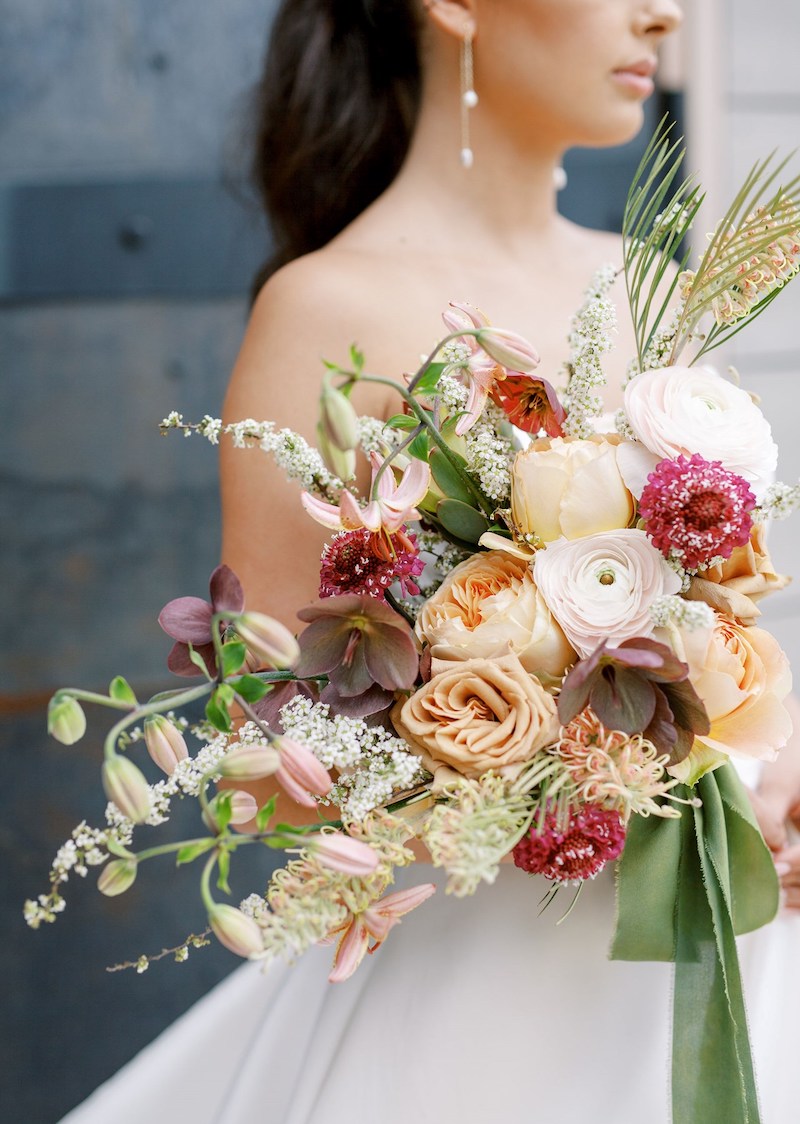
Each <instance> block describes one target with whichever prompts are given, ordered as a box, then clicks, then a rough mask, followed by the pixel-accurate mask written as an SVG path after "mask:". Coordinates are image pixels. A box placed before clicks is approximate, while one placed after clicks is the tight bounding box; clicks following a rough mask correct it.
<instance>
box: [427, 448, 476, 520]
mask: <svg viewBox="0 0 800 1124" xmlns="http://www.w3.org/2000/svg"><path fill="white" fill-rule="evenodd" d="M452 455H453V457H454V458H455V459H456V461H457V463H458V465H459V466H460V467H461V468H462V469H463V471H464V472H466V471H467V462H466V461H465V460H464V458H463V457H461V456H459V455H458V453H453V454H452ZM428 461H429V464H430V466H431V474H432V476H433V479H434V480H435V481H436V483H437V484H438V486H439V488H440V489H441V490H442V491H443V492H444V494H445V496H447V497H448V499H453V500H461V502H462V503H465V504H467V505H468V506H470V507H471V506H472V503H473V500H474V496H473V493H472V492H471V491H470V490H469V488H468V486H467V485H466V483H465V482H464V480H463V479H462V477H461V476H460V474H459V472H458V469H457V468H456V467H455V466H454V465H453V464H452V462H451V461H450V460H449V458H448V457H447V456H446V455H445V454H444V453H443V452H442V450H441V449H439V448H436V449H432V450H431V455H430V457H429V458H428Z"/></svg>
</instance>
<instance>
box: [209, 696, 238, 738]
mask: <svg viewBox="0 0 800 1124" xmlns="http://www.w3.org/2000/svg"><path fill="white" fill-rule="evenodd" d="M218 694H219V691H218V690H217V691H215V692H214V694H213V695H212V696H211V698H210V699H209V700H208V702H207V703H206V718H207V719H208V721H209V722H210V723H211V725H212V726H213V727H214V729H215V730H219V731H220V732H221V733H223V734H227V733H229V732H230V730H231V725H232V723H231V716H230V713H229V712H228V708H227V706H226V705H225V703H224V702H223V703H220V702H218V701H217V696H218Z"/></svg>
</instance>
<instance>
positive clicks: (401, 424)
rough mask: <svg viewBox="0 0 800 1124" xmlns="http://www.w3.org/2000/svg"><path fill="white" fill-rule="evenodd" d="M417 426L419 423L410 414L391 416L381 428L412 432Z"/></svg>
mask: <svg viewBox="0 0 800 1124" xmlns="http://www.w3.org/2000/svg"><path fill="white" fill-rule="evenodd" d="M418 425H419V421H418V420H417V419H416V418H415V417H413V416H412V415H411V414H392V416H391V417H390V418H389V420H388V421H387V422H386V424H385V425H384V427H383V428H384V429H402V430H412V429H416V428H417V426H418Z"/></svg>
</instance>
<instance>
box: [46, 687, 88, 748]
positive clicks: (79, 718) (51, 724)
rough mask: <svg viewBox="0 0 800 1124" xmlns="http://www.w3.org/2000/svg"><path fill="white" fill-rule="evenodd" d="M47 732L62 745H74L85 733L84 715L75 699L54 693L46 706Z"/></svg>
mask: <svg viewBox="0 0 800 1124" xmlns="http://www.w3.org/2000/svg"><path fill="white" fill-rule="evenodd" d="M47 732H48V734H50V735H51V737H54V738H55V739H56V741H57V742H61V744H62V745H74V744H75V742H78V741H80V740H81V738H82V737H83V735H84V734H85V733H86V715H85V714H84V713H83V707H82V706H81V704H80V703H79V702H78V700H77V699H73V698H71V697H70V696H69V695H61V696H60V697H59V696H58V695H54V696H53V697H52V699H51V700H50V705H49V706H48V708H47Z"/></svg>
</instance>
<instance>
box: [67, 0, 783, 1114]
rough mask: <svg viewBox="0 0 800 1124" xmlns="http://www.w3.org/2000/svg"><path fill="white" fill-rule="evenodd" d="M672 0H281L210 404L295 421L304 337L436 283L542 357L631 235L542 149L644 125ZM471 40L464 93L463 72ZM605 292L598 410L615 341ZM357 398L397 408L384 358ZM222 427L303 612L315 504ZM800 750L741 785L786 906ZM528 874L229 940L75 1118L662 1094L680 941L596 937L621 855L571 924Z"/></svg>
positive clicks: (309, 594) (426, 333)
mask: <svg viewBox="0 0 800 1124" xmlns="http://www.w3.org/2000/svg"><path fill="white" fill-rule="evenodd" d="M680 19H681V13H680V8H679V6H678V5H677V4H676V3H675V2H674V0H483V2H480V3H479V2H478V0H425V3H422V0H286V2H285V3H284V4H283V6H282V8H281V11H280V12H279V14H278V17H277V19H276V22H275V25H274V30H273V35H272V43H271V48H270V55H269V58H268V64H267V68H266V72H265V75H264V78H263V82H262V85H261V88H260V99H261V107H262V116H261V121H260V135H259V149H258V157H257V166H256V171H257V173H258V175H259V177H260V179H261V181H262V183H263V185H264V187H263V190H264V196H265V201H266V205H267V209H268V211H269V213H270V218H271V220H272V223H273V229H274V231H275V235H276V239H277V246H276V256H275V260H274V261H273V263H272V265H271V267H269V268H268V269H267V271H266V272H265V276H267V277H268V279H267V280H266V283H265V284H264V285H263V287H262V288H261V290H260V292H259V294H258V296H257V299H256V301H255V304H254V306H253V311H252V316H251V319H250V323H249V326H248V329H247V333H246V335H245V339H244V342H243V345H242V349H241V353H240V356H239V359H238V361H237V364H236V367H235V369H234V372H233V376H232V379H231V384H230V389H229V393H228V398H227V402H226V413H227V416H228V418H229V419H230V420H234V419H239V418H245V417H255V418H270V419H273V420H275V421H276V422H277V423H278V424H279V425H281V426H284V425H285V426H288V427H290V428H292V429H295V430H297V431H299V432H300V433H302V434H303V435H304V436H305V437H306V438H307V439H309V440H310V441H312V443H313V441H314V423H315V420H316V400H317V394H318V390H319V382H320V372H321V369H322V368H321V364H320V359H321V357H325V358H329V359H336V360H343V359H344V358H345V357H346V355H347V352H348V348H349V346H350V344H351V343H352V342H357V343H358V345H359V346H360V348H361V349H362V350H363V351H364V352H365V354H366V356H367V361H368V366H369V368H370V369H371V370H374V371H380V372H383V373H386V374H389V375H392V376H397V375H399V374H400V373H401V372H403V371H406V370H413V369H415V367H416V366H417V365H418V355H419V352H420V350H421V349H422V348H423V347H425V346H426V345H427V344H432V343H433V342H434V341H435V340H436V339H437V338H438V337H439V335H440V334H441V325H440V321H439V314H440V312H441V310H442V309H444V308H445V307H446V306H447V303H448V302H449V301H450V300H453V299H461V300H468V301H469V302H470V303H471V304H473V305H477V306H479V307H480V308H482V309H483V310H484V311H485V312H486V313H487V314H488V315H489V316H490V318H491V319H492V320H493V322H494V323H496V324H498V325H502V326H503V327H508V328H511V329H514V330H516V331H518V332H520V333H521V334H523V335H525V336H527V337H528V338H530V339H531V340H532V341H533V342H534V343H535V345H536V348H537V350H538V351H539V352H540V354H541V357H542V362H541V367H540V371H541V372H542V373H543V374H544V375H545V377H548V378H551V379H555V377H556V376H557V372H558V369H559V367H560V364H561V362H562V360H563V358H564V352H565V340H566V335H567V332H568V329H569V321H570V318H571V315H572V314H573V312H574V311H575V309H576V308H577V307H578V306H579V305H580V303H581V300H582V294H583V291H584V289H585V288H586V286H587V284H588V282H589V280H590V278H591V276H592V274H593V273H594V271H595V270H596V268H597V267H599V266H600V265H601V264H603V263H605V262H607V261H610V262H614V263H617V264H618V263H619V262H620V260H621V246H620V242H619V238H618V236H615V235H611V234H605V233H600V232H596V231H589V230H584V229H581V228H579V227H577V226H575V225H573V224H572V223H570V222H567V221H566V220H565V219H563V218H561V217H559V216H558V214H557V212H556V207H555V196H556V184H557V179H558V175H559V168H560V162H561V158H562V156H563V153H564V151H565V150H566V149H567V148H569V147H570V146H573V145H584V146H603V145H614V144H619V143H621V142H624V141H626V140H629V139H630V138H632V137H633V136H634V135H635V134H636V133H637V131H638V130H639V129H640V128H641V125H642V119H643V109H642V105H643V102H644V101H645V99H646V98H647V96H648V95H649V94H650V93H651V92H652V76H653V72H654V70H655V65H656V51H657V48H658V46H659V43H660V42H661V40H662V39H663V38H664V36H666V35H667V34H669V33H670V32H672V31H673V30H674V29H675V28H676V27H677V26H678V24H679V23H680ZM473 51H474V89H475V92H476V94H477V105H469V104H465V101H464V99H463V96H462V95H463V92H464V90H465V89H471V83H470V82H469V72H470V67H471V65H472V64H473V63H472V59H473ZM460 74H461V76H462V77H461V81H460V78H459V75H460ZM466 101H467V102H468V103H471V102H474V101H475V98H474V97H471V96H469V97H468V98H467V99H466ZM612 295H613V294H612ZM616 299H617V300H618V302H619V313H620V315H619V325H620V328H619V334H618V340H617V348H616V350H615V351H614V352H613V353H612V354H611V356H610V357H609V362H608V364H607V374H608V379H609V386H608V388H607V398H606V407H607V409H609V410H613V409H615V408H616V407H617V406H618V405H619V403H620V392H621V380H622V377H623V368H624V364H625V362H626V360H627V358H628V357H629V356H630V355H632V354H633V352H634V344H633V333H632V329H631V327H630V323H629V316H627V315H626V313H625V303H624V294H623V293H622V292H618V293H617V294H616ZM354 399H355V404H356V406H357V408H358V409H359V411H360V412H362V413H367V414H372V415H374V416H386V417H388V416H389V415H390V414H391V413H394V412H395V411H396V404H395V403H394V402H393V401H392V399H391V395H390V394H389V393H388V392H386V391H382V390H380V388H375V387H365V386H363V385H360V386H359V387H358V388H357V390H356V394H355V396H354ZM221 456H222V496H223V514H224V542H223V557H224V560H225V561H226V562H228V563H229V564H230V565H231V566H232V567H233V568H234V569H235V570H236V571H237V573H238V574H239V575H240V577H241V578H242V581H243V584H244V587H245V590H246V594H247V603H248V606H249V607H252V608H258V609H261V610H263V611H265V612H268V613H270V614H272V615H274V616H276V617H278V618H280V619H282V620H283V621H284V622H285V623H286V624H287V625H290V626H291V627H296V620H295V617H294V613H295V610H296V609H297V608H299V607H300V606H302V605H303V604H305V603H307V602H308V601H310V600H311V599H313V598H314V597H315V596H316V586H317V576H318V560H319V554H320V549H321V545H322V538H321V536H320V534H319V531H318V528H317V526H316V524H314V523H313V522H312V521H311V520H307V519H305V518H303V517H302V516H301V508H300V505H299V503H298V496H297V493H296V492H295V491H294V490H293V488H292V487H291V486H288V485H287V484H286V483H285V481H284V479H283V477H282V475H281V474H280V473H279V472H278V470H277V469H275V468H274V466H273V465H272V464H271V462H270V461H269V459H268V458H266V457H264V456H263V454H261V453H260V452H259V451H258V450H255V449H253V450H235V451H234V450H232V449H231V448H230V447H223V448H222V452H221ZM798 756H800V754H798V753H797V752H795V753H794V754H792V753H791V752H790V751H789V750H787V751H786V753H785V754H784V756H783V758H782V761H781V763H780V764H779V765H778V766H776V767H774V768H772V769H771V770H770V771H769V772H768V773H767V774H766V775H765V777H764V779H763V781H762V785H761V791H760V794H759V796H757V797H756V796H754V801H755V803H756V807H757V812H758V814H759V818H760V821H761V824H762V829H763V830H764V832H765V836H766V838H767V840H768V842H769V843H770V845H771V846H772V847H773V849H774V850H775V851H776V852H779V855H778V857H779V858H780V859H781V861H783V866H782V867H781V868H780V869H781V870H783V881H784V886H785V890H786V893H787V901H788V904H790V905H794V906H800V891H798V890H797V889H796V888H795V885H794V884H795V882H796V881H797V880H798V873H797V870H798V869H799V868H800V861H797V862H796V863H795V864H794V865H792V863H791V856H792V852H791V851H789V852H786V853H785V854H784V853H783V852H782V851H781V848H782V847H784V846H785V843H786V828H785V826H784V825H785V821H786V819H787V816H788V813H789V811H790V808H791V805H792V803H793V799H792V796H793V794H800V775H799V774H800V768H799V767H798V765H797V763H796V762H797V758H798ZM283 814H284V817H287V816H289V815H290V814H291V810H290V809H288V808H285V809H283ZM784 860H787V861H784ZM787 868H788V869H787ZM428 877H429V875H428V874H426V876H425V878H426V879H427V878H428ZM419 880H420V879H419V878H418V879H417V881H419ZM541 896H542V887H541V886H540V885H538V883H537V882H535V881H531V879H530V878H529V876H527V875H524V874H522V872H520V871H518V870H516V868H514V867H511V866H508V867H505V868H504V869H503V871H502V873H501V876H500V878H499V879H498V882H497V884H496V885H495V886H494V887H492V888H484V890H483V891H481V892H479V893H478V894H477V895H476V896H475V897H474V898H472V899H468V900H467V901H454V900H453V899H452V898H447V897H445V895H444V893H443V892H440V893H438V894H437V895H436V896H435V897H434V899H433V900H432V901H431V902H430V903H428V905H427V906H426V908H425V909H424V910H420V911H419V912H418V913H415V914H414V915H412V916H410V917H408V918H406V920H405V922H404V923H403V924H402V925H401V926H399V927H398V928H397V929H396V930H394V931H393V932H392V934H391V936H390V938H389V940H388V942H387V944H386V945H385V946H384V947H382V948H381V950H380V951H379V952H378V953H377V955H376V956H374V957H370V958H369V961H368V963H366V964H365V965H364V966H362V968H360V969H359V971H358V973H356V975H355V976H354V977H353V979H352V980H350V981H348V982H347V983H346V984H343V985H329V984H327V983H326V978H327V974H328V972H329V970H330V959H331V951H330V949H318V950H314V951H313V952H312V953H311V954H310V955H308V956H307V957H306V958H305V959H304V960H303V962H302V963H301V964H300V965H298V966H297V967H294V968H292V969H281V968H278V969H273V970H272V971H271V972H270V973H269V974H268V975H267V976H266V977H264V976H262V975H261V974H260V973H259V969H258V967H257V966H255V965H246V966H245V967H243V968H241V969H240V970H239V971H238V972H236V973H234V974H233V975H232V976H231V977H230V978H229V979H228V980H227V981H225V982H224V983H223V984H221V985H220V986H219V987H218V988H216V989H215V990H214V991H213V992H212V993H211V994H210V995H209V996H207V997H206V998H205V999H204V1000H202V1001H201V1002H200V1003H199V1004H197V1005H196V1006H195V1007H194V1008H193V1009H192V1010H190V1011H189V1012H188V1014H187V1015H185V1016H184V1017H183V1018H182V1019H181V1020H179V1021H178V1022H177V1023H176V1024H175V1025H174V1026H173V1027H172V1028H170V1029H169V1030H168V1031H167V1032H166V1033H165V1034H164V1035H162V1036H161V1038H159V1039H158V1040H157V1041H156V1042H155V1043H153V1045H152V1046H150V1047H149V1048H148V1049H147V1050H146V1051H144V1053H143V1054H142V1055H140V1056H139V1057H138V1058H137V1059H135V1060H134V1062H132V1063H131V1064H130V1065H129V1066H128V1067H126V1068H125V1069H124V1070H122V1071H121V1073H120V1074H118V1075H117V1077H116V1078H114V1079H112V1081H111V1082H109V1083H107V1084H106V1085H105V1086H103V1087H102V1088H101V1089H100V1090H98V1092H97V1093H95V1094H94V1096H93V1097H92V1098H90V1099H89V1101H87V1102H86V1103H85V1104H84V1105H82V1106H80V1107H79V1108H78V1109H77V1110H75V1112H74V1113H72V1114H70V1115H69V1116H68V1117H67V1118H66V1121H68V1122H69V1124H95V1122H96V1124H101V1122H102V1124H105V1122H106V1121H111V1120H114V1121H116V1122H118V1124H133V1122H137V1124H138V1122H141V1121H144V1120H148V1119H149V1120H155V1121H162V1120H163V1121H168V1122H169V1124H184V1122H185V1124H189V1122H192V1124H212V1122H215V1124H216V1122H219V1124H242V1122H244V1121H248V1120H260V1121H264V1122H270V1124H271V1122H273V1121H274V1122H275V1124H277V1122H279V1121H280V1122H282V1124H322V1122H323V1121H325V1122H328V1124H339V1122H342V1121H344V1120H345V1119H347V1120H350V1119H354V1118H359V1117H360V1118H363V1119H369V1120H374V1121H377V1122H379V1124H396V1122H397V1124H399V1122H400V1121H401V1120H402V1121H406V1120H407V1119H408V1118H409V1117H412V1118H413V1119H414V1120H416V1121H420V1122H423V1121H430V1122H436V1124H450V1122H453V1124H455V1122H456V1121H458V1122H464V1124H473V1122H474V1124H477V1122H484V1121H494V1120H500V1119H502V1120H507V1121H509V1122H512V1124H517V1122H520V1124H521V1122H522V1121H528V1120H530V1121H536V1122H539V1124H551V1122H553V1121H556V1120H558V1121H562V1122H565V1124H572V1122H578V1121H583V1120H584V1119H586V1118H588V1117H591V1118H592V1119H594V1120H597V1121H602V1122H603V1124H606V1122H607V1124H633V1122H634V1121H636V1122H638V1121H641V1120H648V1121H651V1122H659V1121H666V1120H667V1119H668V1115H669V1110H668V1023H669V998H668V997H669V986H670V969H669V967H668V966H667V965H663V964H633V963H618V962H614V963H612V962H610V961H609V960H608V959H607V957H606V951H607V947H608V943H609V939H610V935H611V930H612V927H613V885H612V880H611V878H610V877H603V876H601V877H600V878H598V879H597V880H596V881H595V882H593V883H591V884H589V885H587V887H586V890H585V892H584V893H583V894H582V895H581V898H580V901H579V903H578V907H577V909H576V911H575V913H573V915H572V916H571V917H570V918H569V920H567V921H565V923H564V924H563V925H558V926H557V925H556V921H557V915H554V913H553V911H552V910H551V911H548V912H547V913H545V914H544V915H543V916H541V917H540V916H538V909H539V901H540V898H541ZM798 935H800V932H799V931H798V923H797V922H796V921H795V920H793V919H789V918H784V919H781V920H779V921H778V922H776V923H775V924H774V925H772V926H770V927H769V929H768V930H765V931H762V932H760V933H757V934H754V935H753V936H751V937H750V938H748V939H747V940H746V941H743V942H742V952H743V960H744V968H745V976H746V983H748V982H749V983H750V985H751V987H750V991H749V993H748V994H749V998H750V1017H751V1023H752V1030H753V1035H754V1041H755V1051H756V1063H757V1066H758V1069H759V1073H760V1076H761V1092H762V1098H763V1101H764V1110H765V1116H764V1119H765V1121H766V1124H788V1121H790V1120H792V1119H794V1118H795V1117H794V1112H793V1098H792V1092H793V1088H792V1074H791V1067H790V1066H788V1065H787V1064H786V1062H787V1059H788V1053H787V1051H786V1048H785V1047H786V1045H787V1042H788V1041H790V1040H791V1035H792V1033H793V1030H792V1026H791V1023H790V1022H789V1019H790V1018H791V1016H793V1015H794V1013H795V1012H796V1011H797V1010H798V1009H800V988H799V987H798V981H797V980H796V979H795V976H796V975H797V973H796V972H795V973H794V974H792V973H790V974H789V975H788V977H787V976H784V975H783V974H782V971H781V966H782V965H785V964H787V963H788V962H789V957H788V955H785V954H783V952H782V950H781V946H783V945H785V944H786V943H787V942H789V941H791V940H795V941H796V940H797V937H798ZM787 952H788V950H787ZM792 989H794V990H792ZM779 996H780V1003H779V998H778V997H779ZM781 1011H782V1012H784V1014H783V1015H781V1014H780V1012H781ZM781 1019H783V1021H781ZM66 1121H65V1124H66ZM676 1124H680V1122H676ZM710 1124H716V1122H710ZM720 1124H722V1122H720Z"/></svg>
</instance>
